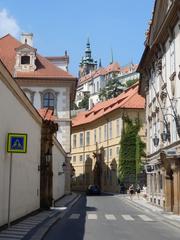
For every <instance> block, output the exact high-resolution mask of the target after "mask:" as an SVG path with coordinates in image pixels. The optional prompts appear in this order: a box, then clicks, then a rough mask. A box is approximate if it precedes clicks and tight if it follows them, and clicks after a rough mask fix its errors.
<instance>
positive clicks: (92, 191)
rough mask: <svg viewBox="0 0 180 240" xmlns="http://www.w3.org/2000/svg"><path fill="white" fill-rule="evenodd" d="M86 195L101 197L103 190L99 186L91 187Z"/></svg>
mask: <svg viewBox="0 0 180 240" xmlns="http://www.w3.org/2000/svg"><path fill="white" fill-rule="evenodd" d="M86 193H87V194H88V195H99V194H101V189H100V188H99V186H97V185H89V187H88V188H87V192H86Z"/></svg>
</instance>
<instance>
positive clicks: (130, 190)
mask: <svg viewBox="0 0 180 240" xmlns="http://www.w3.org/2000/svg"><path fill="white" fill-rule="evenodd" d="M133 194H134V185H133V184H131V185H130V187H129V196H130V199H131V200H133Z"/></svg>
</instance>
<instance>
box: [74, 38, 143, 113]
mask: <svg viewBox="0 0 180 240" xmlns="http://www.w3.org/2000/svg"><path fill="white" fill-rule="evenodd" d="M91 55H92V54H91V48H90V42H89V40H88V42H87V47H86V49H85V56H84V57H83V58H82V61H81V62H80V66H79V79H78V85H77V92H76V100H75V102H76V105H77V106H78V104H79V103H80V102H81V101H82V99H83V98H84V96H86V95H88V96H89V109H90V108H91V107H93V106H94V105H95V104H96V103H98V102H100V99H99V93H100V90H101V89H103V88H104V87H105V86H106V84H107V83H108V82H109V81H111V80H112V79H113V78H114V77H116V78H118V80H119V82H120V83H122V84H125V83H126V82H127V81H128V80H134V79H138V78H139V74H138V73H137V72H136V69H137V64H132V63H131V64H128V65H127V66H124V67H120V66H119V64H118V63H117V62H113V59H112V62H111V63H110V64H109V65H108V66H107V67H102V65H101V60H100V61H99V65H98V66H97V61H94V60H93V58H92V56H91Z"/></svg>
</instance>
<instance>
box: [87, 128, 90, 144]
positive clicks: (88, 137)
mask: <svg viewBox="0 0 180 240" xmlns="http://www.w3.org/2000/svg"><path fill="white" fill-rule="evenodd" d="M89 144H90V132H89V131H88V132H86V145H89Z"/></svg>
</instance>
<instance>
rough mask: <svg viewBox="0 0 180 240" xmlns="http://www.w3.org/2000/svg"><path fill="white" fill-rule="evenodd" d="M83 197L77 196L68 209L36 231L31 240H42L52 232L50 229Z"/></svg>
mask: <svg viewBox="0 0 180 240" xmlns="http://www.w3.org/2000/svg"><path fill="white" fill-rule="evenodd" d="M80 197H81V195H77V196H76V197H75V198H74V199H73V200H72V201H71V202H70V203H69V204H67V209H66V210H65V211H64V212H63V213H60V214H57V216H53V217H52V219H50V220H49V221H48V222H46V223H44V224H43V226H42V227H41V228H40V229H38V230H37V231H36V233H35V234H34V235H33V236H32V237H31V238H30V240H42V239H43V237H44V236H45V235H46V234H47V233H48V232H49V231H50V229H51V228H52V227H53V226H54V224H56V222H58V221H59V220H60V219H61V218H63V217H64V216H65V214H66V213H67V212H68V211H69V210H70V209H71V208H72V207H73V206H74V205H75V203H76V202H77V201H78V200H79V199H80Z"/></svg>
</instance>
